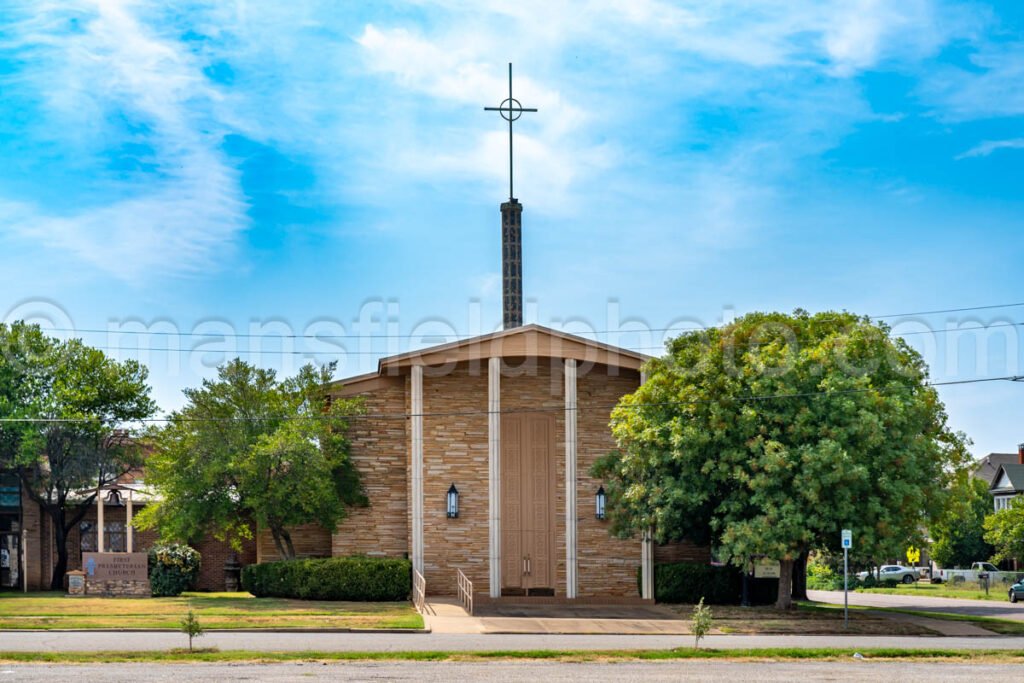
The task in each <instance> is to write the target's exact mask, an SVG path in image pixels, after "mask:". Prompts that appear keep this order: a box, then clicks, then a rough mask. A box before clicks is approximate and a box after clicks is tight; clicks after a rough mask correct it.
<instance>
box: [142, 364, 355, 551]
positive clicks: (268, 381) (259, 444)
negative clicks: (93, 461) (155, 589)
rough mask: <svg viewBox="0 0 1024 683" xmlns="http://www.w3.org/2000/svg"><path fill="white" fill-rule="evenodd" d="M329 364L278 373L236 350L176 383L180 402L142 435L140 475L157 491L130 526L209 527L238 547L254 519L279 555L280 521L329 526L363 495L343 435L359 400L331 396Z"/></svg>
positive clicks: (182, 532)
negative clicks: (194, 377)
mask: <svg viewBox="0 0 1024 683" xmlns="http://www.w3.org/2000/svg"><path fill="white" fill-rule="evenodd" d="M333 371H334V365H333V364H331V365H329V366H326V367H323V368H321V369H319V370H318V369H315V368H314V367H313V366H312V365H307V366H305V367H303V368H302V369H301V370H300V371H299V373H298V374H297V375H296V376H295V377H292V378H288V379H285V380H283V381H282V380H279V379H278V378H277V376H276V374H275V373H274V372H273V371H272V370H264V369H260V368H257V367H255V366H253V365H250V364H249V363H246V362H244V361H241V360H238V359H236V360H233V361H231V362H230V363H227V364H226V365H224V366H223V367H221V368H220V370H219V373H218V377H217V379H216V380H206V381H204V382H203V385H202V387H201V388H197V389H187V390H185V397H186V404H185V407H184V408H182V409H181V410H179V411H177V412H175V413H173V414H172V415H171V416H170V418H169V421H168V423H167V425H166V426H164V427H163V428H160V429H157V430H154V432H153V433H152V434H151V435H150V441H151V443H152V446H153V449H154V452H153V455H152V456H151V457H150V459H149V462H148V465H147V482H149V483H150V484H152V485H153V486H155V487H156V488H157V490H158V491H159V492H160V493H161V497H162V500H161V502H160V503H158V504H156V505H153V506H150V507H148V508H147V509H145V510H143V512H142V513H141V514H140V515H139V525H140V526H141V527H143V528H156V529H158V530H159V532H160V534H161V536H162V537H164V538H165V539H167V540H186V541H187V540H192V539H195V538H198V537H199V536H200V535H202V534H203V533H206V532H210V533H213V534H214V535H215V536H216V537H218V538H226V539H228V540H229V541H230V542H231V543H232V544H234V545H235V546H236V547H237V546H238V544H239V543H240V542H241V540H242V539H243V538H251V537H252V535H253V532H254V529H253V528H252V524H254V523H255V524H256V525H257V527H259V528H265V529H268V530H269V531H270V533H271V535H272V537H273V539H274V543H275V545H276V547H277V551H278V554H279V555H280V556H281V557H282V558H285V559H291V558H294V557H295V547H294V545H293V544H292V538H291V534H290V532H289V527H294V526H296V525H299V524H306V523H309V522H318V523H320V524H321V525H322V526H324V527H325V528H327V529H331V530H334V529H335V528H336V526H337V524H338V522H339V521H341V519H343V518H344V516H345V511H346V506H347V505H361V504H365V502H366V498H365V496H364V494H363V491H362V487H361V485H360V482H359V476H358V472H357V470H356V468H355V466H354V465H353V463H352V460H351V458H350V457H349V442H348V439H347V437H346V432H347V427H348V421H349V418H350V417H351V416H352V415H354V414H357V413H358V412H359V411H360V406H361V404H360V402H359V401H357V400H354V399H347V400H332V399H331V396H330V394H329V393H328V386H329V383H330V381H331V375H332V373H333Z"/></svg>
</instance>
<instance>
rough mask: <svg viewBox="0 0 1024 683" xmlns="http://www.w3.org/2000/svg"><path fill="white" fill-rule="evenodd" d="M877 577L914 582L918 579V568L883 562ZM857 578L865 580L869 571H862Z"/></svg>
mask: <svg viewBox="0 0 1024 683" xmlns="http://www.w3.org/2000/svg"><path fill="white" fill-rule="evenodd" d="M875 577H876V578H877V579H878V580H879V581H885V582H887V583H914V582H915V581H917V570H916V569H914V568H913V567H901V566H899V565H898V564H883V565H882V566H881V567H879V568H878V573H877V574H875ZM857 578H858V579H860V580H861V581H863V580H864V579H866V578H868V572H860V573H859V574H857Z"/></svg>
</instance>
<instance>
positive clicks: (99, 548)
mask: <svg viewBox="0 0 1024 683" xmlns="http://www.w3.org/2000/svg"><path fill="white" fill-rule="evenodd" d="M103 508H104V505H103V491H102V490H101V489H96V552H99V553H102V552H103V546H104V545H105V544H104V542H103V541H104V540H105V539H104V538H103Z"/></svg>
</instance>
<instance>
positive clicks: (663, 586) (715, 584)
mask: <svg viewBox="0 0 1024 683" xmlns="http://www.w3.org/2000/svg"><path fill="white" fill-rule="evenodd" d="M641 580H642V579H641V576H640V570H639V569H638V570H637V590H638V591H639V589H640V582H641ZM778 586H779V582H778V579H750V584H749V586H748V589H749V596H748V597H749V598H750V601H751V603H752V604H755V605H763V604H770V603H772V602H775V595H776V592H777V591H778ZM742 595H743V575H742V573H741V572H740V570H739V569H737V568H736V567H732V566H728V565H727V566H724V567H718V566H715V565H710V564H701V563H698V562H666V563H662V564H656V565H654V600H655V601H656V602H669V603H684V604H693V605H695V604H697V603H698V602H700V599H701V598H704V603H705V604H708V605H738V604H740V599H741V598H742Z"/></svg>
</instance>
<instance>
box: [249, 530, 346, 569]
mask: <svg viewBox="0 0 1024 683" xmlns="http://www.w3.org/2000/svg"><path fill="white" fill-rule="evenodd" d="M288 533H289V534H290V535H291V537H292V546H293V547H294V548H295V556H296V557H300V558H301V557H330V556H331V532H330V531H328V530H327V529H324V528H323V527H322V526H320V525H319V524H303V525H302V526H297V527H292V528H290V529H288ZM280 559H281V556H280V555H279V554H278V552H277V546H275V545H274V537H273V536H272V535H271V533H270V531H268V530H267V529H260V530H259V532H258V533H257V534H256V561H257V562H274V561H277V560H280Z"/></svg>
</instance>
